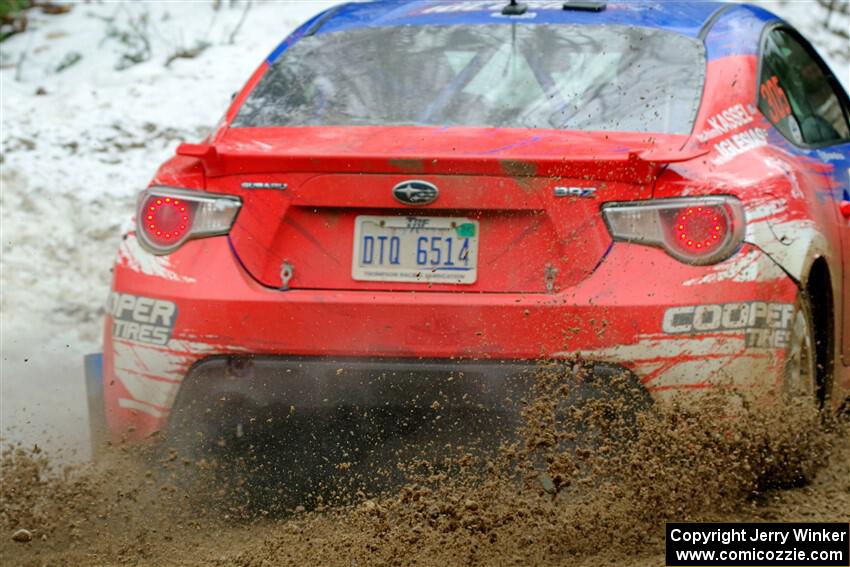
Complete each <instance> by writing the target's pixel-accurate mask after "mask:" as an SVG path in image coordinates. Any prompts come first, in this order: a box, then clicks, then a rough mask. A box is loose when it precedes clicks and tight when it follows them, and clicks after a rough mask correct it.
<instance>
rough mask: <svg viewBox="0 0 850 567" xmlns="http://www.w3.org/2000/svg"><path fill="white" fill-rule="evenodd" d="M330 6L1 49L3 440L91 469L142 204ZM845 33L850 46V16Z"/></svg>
mask: <svg viewBox="0 0 850 567" xmlns="http://www.w3.org/2000/svg"><path fill="white" fill-rule="evenodd" d="M331 4H332V2H324V1H321V2H320V1H310V0H298V1H295V2H285V3H284V2H254V3H253V4H252V6H251V8H250V9H249V10H248V12H247V14H246V17H245V20H244V22H243V24H242V25H241V27H239V28H238V30H237V27H238V26H239V21H240V19H241V18H242V16H243V10H244V7H245V2H244V1H239V2H232V1H230V0H223V1H221V2H220V8H219V9H218V10H215V9H214V8H213V2H212V1H211V0H210V1H205V2H177V1H171V2H164V1H161V2H120V3H116V2H109V3H98V4H88V3H87V4H77V5H75V6H74V7H73V9H72V10H71V11H70V12H69V13H68V14H65V15H59V16H56V15H45V14H41V13H40V12H38V11H32V12H31V13H30V26H29V30H28V31H27V32H26V33H24V34H21V35H18V36H15V37H13V38H11V39H10V40H8V41H6V42H4V43H2V44H0V99H2V100H1V101H0V130H2V131H1V132H0V144H1V146H0V149H2V154H0V217H2V218H0V221H1V222H0V240H2V258H0V287H2V289H1V290H0V356H2V361H0V434H7V435H9V436H11V437H14V438H16V439H22V440H25V441H27V442H33V441H34V440H36V439H38V440H39V442H40V443H44V440H45V438H50V439H52V440H53V441H52V442H53V445H54V446H61V445H65V446H66V447H70V448H71V449H82V451H81V452H80V453H79V454H80V455H85V453H86V449H85V440H86V436H87V422H86V405H85V392H84V388H83V379H82V375H83V373H82V355H83V354H85V353H86V352H95V351H98V350H100V347H99V344H98V341H99V338H100V332H101V331H100V326H101V318H102V313H103V304H104V300H105V298H106V294H107V290H108V286H109V267H110V264H111V262H112V259H113V257H114V254H115V250H116V249H117V246H118V241H119V238H120V234H121V230H120V227H121V225H122V224H123V223H125V222H126V221H127V219H128V218H129V217H130V215H131V214H132V209H133V204H134V200H135V194H136V193H137V192H138V191H139V190H140V189H141V188H143V187H145V186H146V185H147V183H148V181H149V180H150V178H151V176H152V175H153V173H154V171H155V169H156V167H157V166H158V164H159V163H160V162H162V161H163V160H164V159H165V158H167V157H168V156H169V155H170V154H172V152H173V151H174V148H175V146H176V145H177V143H178V141H180V140H184V139H185V140H197V139H199V138H201V137H203V135H204V134H205V133H206V131H207V130H208V129H209V128H210V127H212V126H213V125H214V124H215V123H216V122H217V121H218V119H219V117H220V116H221V114H222V113H223V112H224V110H225V108H226V106H227V104H228V101H229V99H230V96H231V94H232V93H233V92H234V91H236V90H237V89H238V88H240V87H241V85H242V84H243V83H244V81H245V80H246V79H247V78H248V76H249V75H250V74H251V72H252V71H253V70H254V68H255V67H256V66H257V65H258V64H259V63H260V62H261V61H262V59H263V58H264V57H265V56H266V55H267V54H268V53H269V52H270V51H271V50H272V49H273V48H274V47H275V46H276V45H277V43H278V42H279V41H280V40H281V39H282V38H283V37H284V36H285V35H286V34H288V33H289V32H290V31H291V30H292V29H293V28H294V27H295V26H296V25H297V24H299V23H300V22H303V21H304V20H306V19H307V18H308V17H310V16H311V15H313V14H314V13H316V12H318V11H320V10H322V9H324V8H326V7H327V6H329V5H331ZM761 4H765V5H767V7H768V8H770V9H772V10H774V11H775V12H777V13H779V14H780V15H783V16H784V17H787V18H788V19H789V20H790V21H791V22H792V23H794V24H795V25H796V26H797V27H799V28H800V29H801V30H802V31H803V32H804V33H806V34H807V35H808V36H809V37H811V38H812V39H813V40H814V41H815V43H816V44H817V45H818V47H819V48H820V49H821V52H822V53H824V54H826V55H828V56H829V57H830V58H831V64H832V65H833V67H834V69H835V70H836V72H837V73H838V74H839V76H840V77H841V78H842V80H843V81H844V82H845V85H848V84H850V78H848V46H847V40H846V37H845V38H841V37H839V36H835V35H832V34H826V33H823V32H822V27H821V26H822V24H823V22H824V21H825V18H826V13H825V11H824V9H823V8H822V7H821V6H820V5H818V4H817V3H816V2H815V1H814V0H812V1H797V2H793V1H788V0H786V1H782V0H777V1H772V2H761ZM842 26H843V28H842ZM830 27H832V28H834V29H843V30H844V31H845V33H846V30H847V29H848V18H847V16H846V15H841V14H839V15H837V16H834V17H833V20H832V21H831V23H830ZM235 31H237V32H238V33H236V34H235V36H234V40H233V41H232V42H231V36H233V35H234V32H235ZM205 44H209V47H207V48H206V49H204V50H202V52H201V53H200V54H199V55H197V56H196V57H194V58H178V59H175V60H173V61H172V62H171V63H170V64H169V65H168V66H166V62H167V61H168V60H169V59H170V58H172V56H173V55H174V54H176V53H178V52H181V51H191V50H193V49H196V48H197V47H198V46H202V45H205ZM145 58H147V60H145V61H143V62H141V63H138V64H131V63H132V61H133V60H134V59H145ZM10 429H13V431H11V432H10Z"/></svg>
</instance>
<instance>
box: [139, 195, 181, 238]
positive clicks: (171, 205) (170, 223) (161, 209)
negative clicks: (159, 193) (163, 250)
mask: <svg viewBox="0 0 850 567" xmlns="http://www.w3.org/2000/svg"><path fill="white" fill-rule="evenodd" d="M189 209H190V206H189V204H188V203H187V202H185V201H182V200H180V199H178V198H172V197H156V196H152V197H149V198H148V199H147V201H146V202H145V203H144V204H143V205H142V211H143V214H144V219H143V220H144V222H141V223H139V224H140V225H141V226H142V230H144V232H145V234H146V235H147V237H148V238H149V239H150V240H151V242H155V243H157V244H161V245H163V246H168V245H170V244H172V243H174V242H177V241H179V240H180V239H181V238H183V236H185V235H186V234H188V233H189V230H190V229H191V227H192V217H191V214H192V213H191V211H190V210H189Z"/></svg>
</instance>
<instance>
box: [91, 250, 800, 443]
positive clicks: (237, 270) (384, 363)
mask: <svg viewBox="0 0 850 567" xmlns="http://www.w3.org/2000/svg"><path fill="white" fill-rule="evenodd" d="M424 289H427V288H424ZM796 293H797V286H796V284H795V282H794V281H793V280H791V279H790V278H789V277H788V276H787V275H786V274H785V273H784V272H783V271H782V270H781V269H779V268H778V267H777V266H776V265H775V264H774V263H773V262H772V261H771V260H770V259H769V258H768V257H767V256H766V255H765V254H763V253H762V252H761V251H760V250H758V249H756V248H753V247H750V246H745V247H744V249H742V250H741V251H740V252H739V253H738V254H737V255H736V256H735V257H733V258H732V259H730V260H728V261H726V262H724V263H721V264H718V265H716V266H710V267H696V266H687V265H684V264H681V263H679V262H677V261H675V260H673V259H671V258H669V257H668V256H667V255H666V254H664V253H663V252H661V251H659V250H655V249H651V248H646V247H640V246H636V245H628V244H616V245H614V246H613V247H612V248H611V250H610V252H609V254H608V255H607V256H606V258H605V260H604V261H603V262H602V264H601V265H600V266H599V267H598V268H597V269H596V270H595V271H594V272H593V273H592V274H590V275H589V276H588V277H587V278H585V279H584V280H583V282H582V283H581V284H580V285H578V286H576V287H574V288H570V289H568V290H563V291H561V292H559V293H554V294H507V293H504V294H464V293H437V292H434V293H429V292H427V291H423V292H421V293H419V292H416V293H414V292H364V291H321V290H316V291H312V290H293V291H287V292H281V291H278V290H273V289H268V288H265V287H263V286H261V285H259V284H258V283H257V282H256V281H254V280H253V279H252V278H251V277H250V276H249V275H248V274H247V273H246V272H245V270H244V269H243V268H242V267H241V266H240V265H239V263H238V260H237V259H236V258H235V256H234V254H233V252H232V250H231V249H230V246H229V245H228V240H227V239H226V238H224V237H217V238H209V239H204V240H198V241H192V242H189V243H187V244H186V245H185V246H183V247H182V248H181V249H180V250H178V251H177V252H175V253H174V254H172V255H170V256H166V257H153V256H150V255H148V254H147V253H145V252H143V251H142V250H141V249H140V248H139V246H138V244H137V243H136V241H135V237H134V236H133V235H129V236H128V237H127V239H126V240H125V241H124V243H123V245H122V248H121V250H120V253H119V257H118V261H117V262H116V265H115V280H114V285H113V294H112V296H111V298H110V305H109V309H108V311H109V315H108V316H107V320H106V340H105V345H104V375H105V376H104V380H105V385H106V386H105V400H106V407H107V421H108V423H109V427H110V429H111V431H112V432H113V434H116V435H117V434H121V433H123V432H125V431H126V430H127V428H128V426H132V428H133V430H134V432H133V434H132V437H134V438H142V437H145V436H147V435H148V434H150V433H152V432H154V431H158V430H162V429H164V428H165V427H166V426H167V424H168V420H169V414H170V412H171V410H172V407H173V406H174V404H175V400H176V399H177V398H178V396H180V398H181V400H182V398H183V397H185V396H190V395H192V394H191V392H196V394H194V395H196V396H199V395H200V393H197V392H201V391H202V390H203V389H204V384H207V382H204V381H203V380H199V379H197V378H195V377H194V376H195V374H194V373H195V372H196V371H198V369H202V368H207V367H206V366H205V365H206V364H213V363H212V362H204V361H212V360H217V359H216V357H224V356H239V357H245V356H248V357H249V358H253V359H254V363H253V364H254V367H255V368H261V369H262V368H264V365H265V362H263V360H265V358H264V357H281V356H285V357H287V358H288V359H289V360H295V359H296V357H303V358H306V359H309V360H313V361H314V362H313V368H314V369H315V370H317V371H319V373H320V374H321V373H323V372H325V371H326V370H328V369H330V366H333V363H328V364H330V366H328V365H327V364H326V363H325V362H322V361H320V360H319V359H320V358H323V359H325V361H327V360H328V359H345V361H346V364H347V365H349V367H350V368H354V367H357V366H358V365H360V366H362V365H363V364H366V365H367V366H369V365H371V366H375V365H377V367H385V368H383V369H384V370H386V369H387V368H389V369H392V368H393V365H394V364H397V363H398V361H402V362H403V361H416V362H417V364H419V365H420V366H418V368H419V369H420V370H422V368H423V367H422V366H421V365H422V364H425V363H423V362H422V361H423V360H425V361H427V360H431V361H434V360H437V361H440V360H442V361H445V362H446V363H450V361H463V363H464V364H465V365H467V366H468V368H469V369H470V370H469V372H471V374H476V375H480V376H481V377H485V376H486V378H482V380H483V381H484V382H487V383H490V384H491V385H492V384H493V383H494V382H498V380H499V378H498V376H499V375H500V372H501V371H499V370H498V368H499V365H491V366H488V363H487V361H489V360H498V361H502V362H501V365H508V366H510V364H511V362H510V361H514V362H516V363H518V364H522V365H525V364H527V361H534V360H540V359H541V358H543V359H569V358H572V357H576V356H578V357H580V358H582V359H584V360H588V361H592V362H597V363H603V362H604V363H609V364H613V365H616V366H618V367H623V368H626V369H628V370H629V371H630V372H631V373H632V374H633V375H634V376H636V379H637V380H639V381H640V383H641V384H643V387H644V388H645V389H646V390H647V391H648V392H650V393H651V394H652V395H653V397H655V398H664V397H666V396H669V395H671V394H673V393H676V392H682V391H686V392H694V391H700V390H704V389H706V388H711V387H715V386H720V385H734V386H737V387H739V388H741V389H742V390H745V391H749V392H752V393H753V394H754V395H755V396H756V397H763V396H765V395H767V394H769V393H770V391H771V390H772V388H773V387H774V386H775V385H776V381H777V379H778V376H779V373H778V370H779V368H781V365H782V363H783V362H784V342H783V340H787V331H788V328H787V325H786V324H785V320H784V314H786V313H787V311H788V309H790V308H791V306H792V305H793V302H794V300H795V297H796ZM742 309H743V311H742ZM358 361H361V362H358ZM215 364H220V363H215ZM441 364H442V363H441ZM481 365H484V366H486V367H487V369H486V371H485V370H484V366H481ZM371 366H370V368H371ZM426 366H427V364H426ZM338 368H339V367H335V368H332V369H331V370H333V371H334V372H336V370H337V369H338ZM342 368H343V371H344V373H345V371H346V367H342ZM371 371H372V370H370V372H371ZM424 371H425V374H428V372H430V370H428V369H425V370H424ZM441 371H442V370H441ZM264 372H265V371H264ZM312 376H314V373H311V374H309V375H305V376H304V377H303V378H302V379H301V380H300V381H299V382H300V383H301V386H299V388H300V389H296V390H292V391H291V392H289V393H288V394H287V397H291V398H297V399H298V400H299V404H303V403H304V400H305V399H311V396H315V395H318V394H316V393H315V392H321V391H322V388H323V387H325V386H322V387H320V386H318V385H313V386H309V385H306V384H307V383H308V382H309V381H310V380H312V379H313V378H312ZM187 377H189V378H187ZM280 379H281V378H280V376H279V374H278V373H276V372H275V373H270V374H268V375H267V377H266V378H264V380H265V381H266V382H274V381H276V380H280ZM196 381H197V382H198V384H199V385H198V386H195V385H192V386H191V387H190V384H194V383H195V382H196ZM210 383H211V382H210ZM327 384H330V385H328V386H327V387H329V388H332V389H333V388H335V387H336V386H331V385H332V384H333V381H331V382H327ZM348 386H350V387H347V388H346V389H345V394H346V396H353V397H354V398H355V399H361V400H364V399H370V397H371V396H372V395H373V394H374V392H370V393H368V394H366V393H364V392H363V391H360V390H359V389H358V387H356V386H351V384H348ZM493 387H494V388H495V389H494V390H493V392H495V393H494V394H493V395H494V396H496V397H498V396H499V395H501V392H499V390H498V388H496V387H495V386H493ZM367 391H368V390H367ZM187 392H189V393H187ZM322 399H324V398H322ZM328 399H330V398H328ZM181 403H182V402H181ZM299 404H292V405H296V406H297V405H299Z"/></svg>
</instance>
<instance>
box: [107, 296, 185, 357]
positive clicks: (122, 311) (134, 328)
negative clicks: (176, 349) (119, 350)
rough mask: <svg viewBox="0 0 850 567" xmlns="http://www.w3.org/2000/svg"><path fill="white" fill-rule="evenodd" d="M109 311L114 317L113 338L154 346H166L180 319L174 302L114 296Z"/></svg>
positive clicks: (109, 301) (110, 299) (108, 306)
mask: <svg viewBox="0 0 850 567" xmlns="http://www.w3.org/2000/svg"><path fill="white" fill-rule="evenodd" d="M106 310H107V312H108V313H109V315H111V316H112V336H113V337H115V338H117V339H126V340H129V341H136V342H140V343H148V344H153V345H165V344H167V343H168V340H169V339H170V338H171V331H172V329H174V322H175V321H176V320H177V305H175V304H174V303H172V302H171V301H165V300H162V299H154V298H152V297H142V296H140V295H130V294H128V293H110V294H109V299H108V300H107V302H106Z"/></svg>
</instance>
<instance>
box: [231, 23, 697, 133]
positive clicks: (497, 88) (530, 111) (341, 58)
mask: <svg viewBox="0 0 850 567" xmlns="http://www.w3.org/2000/svg"><path fill="white" fill-rule="evenodd" d="M704 74H705V54H704V49H703V46H702V43H700V42H698V41H695V40H692V39H690V38H687V37H684V36H682V35H679V34H675V33H671V32H666V31H661V30H657V29H650V28H639V27H629V26H574V25H542V24H536V25H502V24H499V25H483V26H431V27H388V28H365V29H357V30H351V31H345V32H336V33H328V34H321V35H317V36H312V37H308V38H304V39H302V40H300V41H298V42H297V43H296V44H295V45H294V46H292V47H290V48H289V49H288V50H286V51H285V52H284V53H283V55H282V56H281V57H280V58H279V59H278V60H277V61H276V62H275V63H274V64H273V65H272V66H271V67H270V68H269V70H268V71H267V72H266V74H265V75H264V76H263V78H262V79H261V80H260V82H259V84H258V85H257V86H256V87H255V88H254V90H253V92H252V93H251V94H250V95H249V97H248V98H247V100H246V101H245V103H244V104H243V105H242V108H241V109H240V110H239V113H238V115H237V116H236V119H235V120H234V122H233V124H232V125H233V126H235V127H240V126H251V127H263V126H321V125H335V126H349V125H350V126H364V125H373V126H381V125H424V126H480V127H504V128H563V129H570V130H612V131H632V132H656V133H670V134H687V133H690V131H691V128H692V126H693V121H694V117H695V115H696V111H697V107H698V105H699V101H700V96H701V93H702V85H703V80H704Z"/></svg>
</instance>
